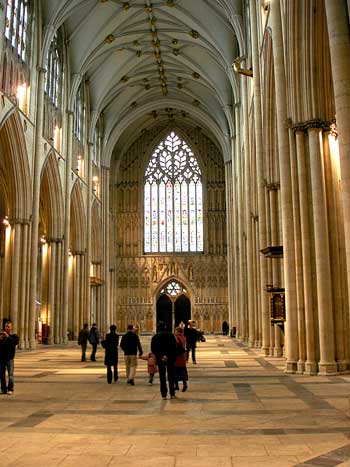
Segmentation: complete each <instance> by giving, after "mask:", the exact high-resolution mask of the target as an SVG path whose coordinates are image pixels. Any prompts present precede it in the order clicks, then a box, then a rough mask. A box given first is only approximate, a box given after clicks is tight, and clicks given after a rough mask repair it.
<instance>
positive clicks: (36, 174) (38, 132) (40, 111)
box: [29, 68, 45, 349]
mask: <svg viewBox="0 0 350 467" xmlns="http://www.w3.org/2000/svg"><path fill="white" fill-rule="evenodd" d="M44 77H45V70H44V69H42V68H41V69H39V72H38V87H37V95H36V99H37V102H36V122H35V141H34V148H35V149H34V170H33V204H32V235H31V242H32V244H31V258H30V305H29V306H30V311H29V346H30V348H32V349H34V348H35V347H36V341H35V323H36V319H37V316H36V292H37V255H38V239H39V238H38V237H39V204H40V170H41V164H40V160H41V150H42V147H41V144H40V143H41V141H42V134H43V121H44V85H45V80H44Z"/></svg>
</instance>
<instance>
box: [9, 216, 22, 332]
mask: <svg viewBox="0 0 350 467" xmlns="http://www.w3.org/2000/svg"><path fill="white" fill-rule="evenodd" d="M11 226H12V229H11V233H12V236H13V250H12V271H11V272H12V277H11V301H10V303H11V321H12V323H13V329H14V331H15V332H16V333H18V301H19V292H20V286H19V272H20V261H21V254H22V251H21V234H22V224H21V222H18V221H13V222H12V223H11Z"/></svg>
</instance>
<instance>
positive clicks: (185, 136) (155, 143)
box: [140, 124, 220, 185]
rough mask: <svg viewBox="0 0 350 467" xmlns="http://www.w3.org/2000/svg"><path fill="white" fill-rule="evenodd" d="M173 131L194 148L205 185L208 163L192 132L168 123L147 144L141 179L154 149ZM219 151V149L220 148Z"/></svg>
mask: <svg viewBox="0 0 350 467" xmlns="http://www.w3.org/2000/svg"><path fill="white" fill-rule="evenodd" d="M171 132H174V133H175V134H176V135H177V136H178V137H179V138H180V139H182V140H184V141H185V142H186V143H187V144H188V146H189V148H190V149H191V150H192V152H193V154H194V155H195V157H196V159H197V162H198V165H199V168H200V170H201V174H202V183H203V185H204V184H205V183H206V178H207V177H206V165H205V163H204V159H203V155H202V154H200V153H199V151H198V150H197V149H196V143H195V141H194V139H193V138H192V137H191V135H190V134H187V133H186V131H184V129H182V128H180V127H179V126H178V125H176V124H175V125H167V126H166V127H165V128H164V129H163V130H162V131H161V132H160V133H159V134H158V135H157V136H156V137H155V138H154V139H153V141H152V142H151V143H150V144H149V145H148V146H147V148H146V150H145V154H144V157H143V160H142V169H141V170H140V177H141V180H142V179H143V175H144V173H145V170H146V167H147V164H148V162H149V160H150V158H151V156H152V154H153V153H154V151H155V150H156V149H157V147H158V146H159V144H160V143H161V142H162V141H164V140H165V138H166V137H167V136H168V135H169V134H170V133H171ZM203 136H205V137H206V138H208V139H209V140H210V141H211V139H210V138H209V137H208V136H206V135H205V134H204V133H203ZM215 146H216V145H215ZM218 152H220V151H219V149H218Z"/></svg>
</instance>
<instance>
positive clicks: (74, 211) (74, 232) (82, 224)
mask: <svg viewBox="0 0 350 467" xmlns="http://www.w3.org/2000/svg"><path fill="white" fill-rule="evenodd" d="M70 210H71V220H70V236H69V244H70V249H71V250H72V252H73V253H74V252H83V251H85V249H86V215H85V209H84V202H83V196H82V190H81V187H80V182H79V180H77V181H76V182H75V184H74V186H73V189H72V194H71V205H70Z"/></svg>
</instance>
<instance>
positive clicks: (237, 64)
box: [232, 57, 253, 78]
mask: <svg viewBox="0 0 350 467" xmlns="http://www.w3.org/2000/svg"><path fill="white" fill-rule="evenodd" d="M243 60H244V57H237V58H236V59H235V60H234V61H233V63H232V66H233V70H234V72H235V73H238V74H240V75H244V76H248V77H249V78H252V77H253V70H252V69H251V68H241V63H242V61H243Z"/></svg>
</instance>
